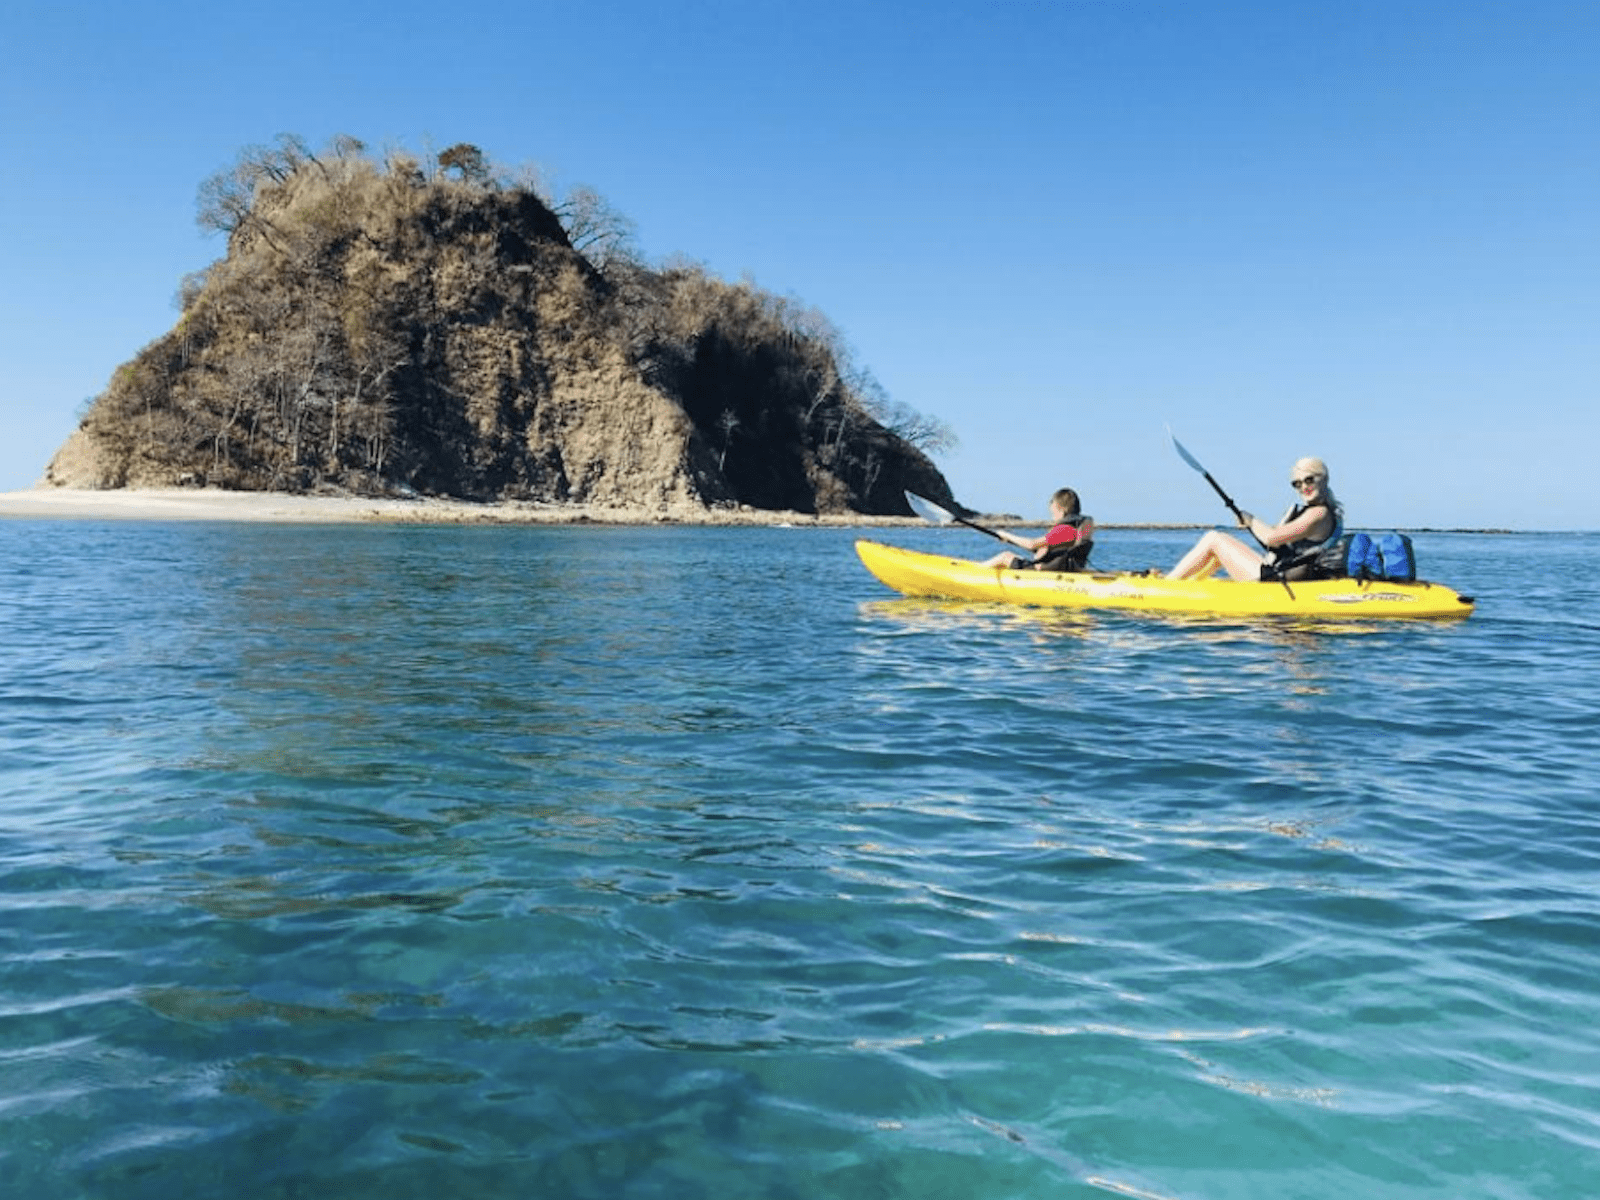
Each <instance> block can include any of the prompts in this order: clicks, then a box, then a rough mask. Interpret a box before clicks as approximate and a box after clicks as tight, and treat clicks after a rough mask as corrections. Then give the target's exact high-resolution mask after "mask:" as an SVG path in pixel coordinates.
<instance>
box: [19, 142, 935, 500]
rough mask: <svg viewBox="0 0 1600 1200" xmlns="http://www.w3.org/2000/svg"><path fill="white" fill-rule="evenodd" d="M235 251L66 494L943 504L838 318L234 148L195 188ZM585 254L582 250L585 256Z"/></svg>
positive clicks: (151, 362) (120, 391)
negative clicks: (208, 491)
mask: <svg viewBox="0 0 1600 1200" xmlns="http://www.w3.org/2000/svg"><path fill="white" fill-rule="evenodd" d="M200 216H201V223H202V224H203V225H207V226H209V227H211V228H215V229H217V230H220V231H222V232H225V233H226V234H227V237H228V248H227V255H226V257H225V258H223V259H222V260H220V261H218V262H217V263H215V264H213V265H212V266H211V267H210V268H209V269H208V270H206V271H205V272H202V273H200V274H198V275H196V276H194V277H191V278H190V279H189V280H187V281H185V286H184V288H183V291H182V295H181V299H182V307H183V312H182V317H181V318H180V320H179V321H178V322H177V324H176V326H175V327H174V328H173V329H172V330H171V332H169V333H167V334H166V335H165V336H163V337H161V338H159V339H157V340H156V341H155V342H154V343H152V344H151V345H149V346H147V347H145V348H144V349H143V350H142V351H140V352H139V354H138V355H137V356H135V357H134V358H133V359H132V361H130V362H128V363H127V364H126V365H124V366H123V367H122V368H120V369H119V370H118V371H117V372H116V374H115V376H114V378H113V379H112V380H111V382H110V384H109V386H108V387H107V388H106V390H105V391H104V393H102V394H101V395H100V396H99V397H97V398H96V400H95V401H94V403H93V404H92V406H91V407H90V409H89V410H88V412H87V413H86V415H85V416H84V418H83V420H82V422H81V424H80V426H79V428H78V429H77V430H76V431H75V432H74V433H73V435H72V437H71V438H70V439H69V440H68V442H67V443H66V445H64V446H63V447H62V448H61V450H60V451H59V452H58V453H57V455H56V456H55V458H54V460H53V461H52V462H51V464H50V466H49V468H48V471H47V473H46V480H45V481H46V482H47V483H49V484H54V485H58V486H67V487H94V488H120V487H168V486H173V485H182V484H194V485H209V486H218V487H224V488H233V489H246V490H270V491H287V492H306V491H317V490H339V491H345V492H350V493H354V494H360V495H384V494H395V493H397V492H399V493H406V492H410V491H415V492H420V493H423V494H431V495H439V496H450V497H460V498H471V499H481V500H493V499H499V500H515V499H520V500H540V501H551V502H566V503H585V504H591V505H593V504H601V505H605V504H615V505H626V506H630V507H639V506H641V505H645V506H648V505H659V506H662V507H664V508H671V507H675V506H691V507H706V506H726V505H749V506H751V507H755V508H767V509H788V510H794V511H798V512H817V513H846V512H861V513H876V514H889V513H904V512H905V511H906V509H905V504H904V499H903V496H902V491H903V489H906V488H910V489H912V490H913V491H918V492H921V493H924V494H927V495H930V496H933V497H935V498H940V499H946V498H948V497H949V494H950V492H949V487H948V485H947V484H946V482H945V480H944V478H943V476H942V475H941V474H940V473H939V471H938V469H937V468H936V467H935V466H934V465H933V463H932V461H931V460H930V459H929V457H928V456H927V454H926V453H925V452H924V447H926V448H929V449H932V448H936V447H937V446H938V445H939V444H940V443H941V442H942V441H943V439H944V438H945V436H946V434H945V431H944V430H943V429H942V427H941V426H939V425H938V424H937V422H930V421H927V420H925V419H924V418H921V417H920V416H918V415H917V414H916V413H914V412H912V411H911V410H909V409H906V408H904V407H901V406H896V405H894V404H892V403H891V402H889V401H888V400H887V398H886V397H884V395H883V394H882V391H881V389H879V388H877V387H876V385H875V384H874V383H873V381H872V379H871V377H870V375H869V374H867V373H866V372H863V371H860V370H858V369H856V368H854V367H853V366H852V365H851V364H850V362H849V356H848V354H847V353H846V352H845V351H844V350H843V348H842V342H841V339H840V338H839V337H838V336H837V335H836V334H835V333H834V332H833V331H832V329H831V328H830V327H829V325H828V323H827V321H826V320H825V319H824V318H822V317H821V316H820V315H819V314H817V313H815V312H814V311H810V310H806V309H803V308H801V307H800V306H798V305H797V304H795V303H794V302H792V301H789V300H784V299H781V298H777V297H774V296H772V295H770V294H767V293H765V292H762V291H760V290H759V289H756V288H755V287H753V286H751V285H748V284H729V283H726V282H724V281H722V280H719V279H717V278H715V277H713V276H711V275H710V274H708V273H707V272H706V271H705V270H704V269H702V268H700V267H698V266H695V265H692V264H684V265H678V266H672V267H665V268H651V267H647V266H645V265H643V264H642V263H640V262H639V261H638V260H637V259H636V258H635V257H633V256H632V255H631V254H630V253H628V251H627V246H626V241H625V238H621V237H618V236H616V233H617V231H618V230H619V229H625V223H624V222H622V221H621V219H620V218H617V217H616V216H615V214H614V213H611V212H610V210H608V209H607V208H605V206H604V205H603V203H601V202H598V200H597V198H596V197H593V196H592V194H587V193H585V194H583V195H581V196H579V197H578V198H577V201H571V200H570V199H569V203H568V204H566V205H561V204H554V203H550V202H547V201H546V200H545V199H544V198H542V197H541V196H540V194H538V192H537V191H536V190H535V189H534V188H532V187H528V186H521V185H518V184H515V183H509V182H507V181H504V180H497V179H495V178H494V177H493V175H492V173H491V171H490V170H489V168H488V167H487V166H486V164H485V163H484V161H483V159H482V156H481V155H480V154H479V153H478V152H477V151H476V150H475V148H473V147H470V146H457V147H452V148H451V149H450V150H449V151H446V152H444V153H441V154H440V155H438V156H437V157H436V158H435V159H432V160H430V161H429V162H428V163H426V164H424V163H422V162H420V161H419V160H417V159H415V158H411V157H407V156H405V155H401V154H391V155H389V156H387V157H386V158H384V159H382V160H378V159H375V158H373V157H372V156H369V155H368V154H367V153H366V152H365V149H364V148H363V147H361V146H360V144H359V143H356V142H354V141H352V140H350V139H341V140H340V141H338V142H336V143H335V144H334V145H333V146H331V147H330V148H328V149H326V150H324V151H322V152H319V153H315V154H314V153H312V152H311V151H309V150H308V149H306V148H305V147H304V145H303V144H301V143H299V142H297V141H295V140H294V139H288V138H286V139H282V140H281V141H280V143H279V144H278V145H277V146H276V147H275V148H272V149H265V150H253V151H247V152H245V153H244V154H242V155H241V157H240V160H239V162H238V164H236V165H235V166H234V167H233V168H231V169H230V170H229V171H226V172H223V173H221V174H219V175H218V176H216V177H214V178H213V179H211V180H208V181H207V183H206V184H205V185H204V186H203V187H202V189H201V205H200ZM580 247H581V249H580Z"/></svg>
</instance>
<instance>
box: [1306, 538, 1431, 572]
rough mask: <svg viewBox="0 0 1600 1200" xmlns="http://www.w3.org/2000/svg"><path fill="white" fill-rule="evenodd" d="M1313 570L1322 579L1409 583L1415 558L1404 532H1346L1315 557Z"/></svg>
mask: <svg viewBox="0 0 1600 1200" xmlns="http://www.w3.org/2000/svg"><path fill="white" fill-rule="evenodd" d="M1316 574H1317V575H1318V576H1320V577H1321V578H1323V579H1389V580H1394V581H1395V582H1397V583H1411V582H1412V581H1413V580H1415V579H1416V577H1417V558H1416V554H1415V553H1414V552H1413V551H1412V549H1411V539H1410V538H1409V537H1407V536H1406V535H1405V534H1403V533H1380V534H1377V535H1373V534H1370V533H1347V534H1345V535H1344V536H1343V537H1342V538H1340V539H1339V540H1338V541H1337V542H1335V543H1334V544H1333V545H1331V546H1329V547H1328V548H1327V549H1326V550H1324V551H1323V552H1322V553H1321V554H1320V555H1319V556H1318V557H1317V562H1316Z"/></svg>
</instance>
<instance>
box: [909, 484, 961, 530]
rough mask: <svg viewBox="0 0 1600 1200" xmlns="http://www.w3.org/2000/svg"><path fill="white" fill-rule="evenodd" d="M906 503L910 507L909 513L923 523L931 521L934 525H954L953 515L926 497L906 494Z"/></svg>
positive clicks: (912, 493) (954, 518)
mask: <svg viewBox="0 0 1600 1200" xmlns="http://www.w3.org/2000/svg"><path fill="white" fill-rule="evenodd" d="M906 503H907V504H909V505H911V511H912V512H914V513H916V514H917V516H919V517H921V518H922V519H923V520H924V521H932V522H933V523H934V524H935V525H951V524H954V523H955V520H956V515H955V513H953V512H951V511H950V510H949V509H948V508H940V507H939V506H938V505H937V504H935V503H934V502H933V501H932V500H929V499H928V498H927V497H926V496H919V495H917V494H916V493H915V492H907V493H906Z"/></svg>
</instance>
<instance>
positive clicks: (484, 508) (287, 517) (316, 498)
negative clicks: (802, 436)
mask: <svg viewBox="0 0 1600 1200" xmlns="http://www.w3.org/2000/svg"><path fill="white" fill-rule="evenodd" d="M6 518H35V519H60V520H98V521H256V522H277V523H282V524H325V525H365V524H418V525H707V526H719V525H835V526H847V527H848V526H869V525H889V526H893V525H922V524H924V522H922V521H921V520H919V519H917V518H915V517H877V516H863V515H861V514H856V513H847V514H841V515H836V516H833V515H825V516H819V515H816V514H813V513H798V512H776V511H769V510H764V509H751V508H727V509H709V508H694V507H690V506H686V505H685V506H671V507H656V508H644V507H642V506H641V507H638V508H622V507H610V506H603V505H593V504H551V503H541V502H538V501H525V500H503V501H493V502H478V501H472V500H448V499H432V498H422V497H419V498H417V499H414V500H412V499H398V498H380V497H371V496H340V495H291V494H290V493H287V492H233V491H224V490H222V489H220V488H151V489H129V488H115V489H107V490H90V489H82V488H54V487H43V488H30V489H27V490H24V491H16V492H0V519H6Z"/></svg>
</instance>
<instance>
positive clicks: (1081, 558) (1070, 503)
mask: <svg viewBox="0 0 1600 1200" xmlns="http://www.w3.org/2000/svg"><path fill="white" fill-rule="evenodd" d="M1082 511H1083V510H1082V508H1081V506H1080V505H1079V503H1078V493H1077V492H1075V491H1073V490H1072V489H1071V488H1066V487H1064V488H1060V489H1058V490H1057V491H1056V494H1055V495H1053V496H1051V497H1050V528H1049V529H1047V530H1046V531H1045V534H1044V536H1043V537H1036V538H1025V537H1018V536H1017V535H1016V534H1014V533H1012V532H1010V531H1009V530H1006V529H996V530H995V531H994V533H995V535H996V536H997V537H1000V538H1002V539H1004V540H1005V541H1008V542H1010V543H1011V544H1012V545H1013V546H1017V547H1020V548H1021V549H1023V550H1026V551H1028V553H1029V554H1030V555H1032V557H1031V558H1023V557H1022V556H1021V555H1019V554H1012V553H1011V552H1010V551H1009V550H1002V551H1001V552H1000V553H999V554H996V555H995V556H994V557H993V558H991V559H989V560H988V561H987V562H985V563H984V564H983V565H984V566H986V567H1002V568H1004V569H1005V570H1007V571H1020V570H1022V569H1024V568H1032V569H1034V570H1037V571H1081V570H1083V568H1084V566H1085V564H1087V563H1088V561H1089V550H1090V548H1091V547H1092V546H1093V545H1094V518H1093V517H1085V516H1082V515H1081V513H1082Z"/></svg>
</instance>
